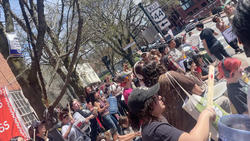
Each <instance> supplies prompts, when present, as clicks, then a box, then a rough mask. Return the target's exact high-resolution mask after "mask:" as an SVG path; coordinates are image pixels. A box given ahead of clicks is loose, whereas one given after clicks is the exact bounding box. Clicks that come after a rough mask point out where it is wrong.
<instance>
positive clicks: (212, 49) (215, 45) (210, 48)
mask: <svg viewBox="0 0 250 141" xmlns="http://www.w3.org/2000/svg"><path fill="white" fill-rule="evenodd" d="M196 29H197V30H198V31H201V33H200V39H201V41H202V43H203V46H204V48H205V49H206V51H207V53H208V55H209V56H211V55H214V56H215V57H216V58H217V59H219V60H222V59H223V56H224V57H230V55H229V54H228V53H227V52H226V50H225V49H224V47H223V45H222V44H221V42H220V41H218V40H217V39H216V37H215V36H214V35H218V33H217V32H215V31H214V30H213V29H211V28H204V24H203V23H201V22H199V23H198V24H197V25H196Z"/></svg>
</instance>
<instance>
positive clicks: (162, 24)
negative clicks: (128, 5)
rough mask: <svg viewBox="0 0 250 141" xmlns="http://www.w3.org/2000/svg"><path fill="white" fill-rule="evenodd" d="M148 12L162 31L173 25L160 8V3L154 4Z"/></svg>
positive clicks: (148, 8) (149, 7)
mask: <svg viewBox="0 0 250 141" xmlns="http://www.w3.org/2000/svg"><path fill="white" fill-rule="evenodd" d="M147 10H148V12H149V13H150V15H151V17H152V19H153V20H154V22H155V23H157V24H158V26H159V28H160V29H161V30H164V29H166V28H167V27H168V26H170V25H171V23H170V22H169V20H168V19H167V16H166V14H165V12H163V11H162V9H161V8H160V5H159V3H157V2H154V3H153V4H151V5H150V6H148V7H147Z"/></svg>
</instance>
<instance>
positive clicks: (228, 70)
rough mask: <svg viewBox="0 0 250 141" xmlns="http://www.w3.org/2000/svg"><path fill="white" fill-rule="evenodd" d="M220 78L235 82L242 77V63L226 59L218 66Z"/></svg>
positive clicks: (233, 59) (235, 59)
mask: <svg viewBox="0 0 250 141" xmlns="http://www.w3.org/2000/svg"><path fill="white" fill-rule="evenodd" d="M218 71H219V76H220V77H224V78H225V79H227V80H229V81H232V82H235V81H238V80H239V79H240V78H241V76H242V68H241V61H240V60H239V59H237V58H226V59H224V60H222V61H221V62H220V63H219V65H218Z"/></svg>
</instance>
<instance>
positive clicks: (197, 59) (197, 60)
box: [192, 55, 203, 66]
mask: <svg viewBox="0 0 250 141" xmlns="http://www.w3.org/2000/svg"><path fill="white" fill-rule="evenodd" d="M192 59H193V61H194V63H195V64H196V65H197V66H200V65H201V64H202V62H203V59H202V56H201V55H194V56H193V57H192Z"/></svg>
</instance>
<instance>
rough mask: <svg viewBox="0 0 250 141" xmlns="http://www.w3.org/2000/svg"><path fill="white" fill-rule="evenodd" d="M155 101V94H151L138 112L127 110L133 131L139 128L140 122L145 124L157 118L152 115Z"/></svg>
mask: <svg viewBox="0 0 250 141" xmlns="http://www.w3.org/2000/svg"><path fill="white" fill-rule="evenodd" d="M156 102H157V96H153V97H152V98H150V99H148V100H146V102H145V103H144V108H143V109H142V110H141V111H140V112H137V113H132V112H130V111H129V112H128V119H129V123H130V125H131V127H132V128H133V129H134V130H135V131H138V130H140V127H141V126H142V125H141V124H144V125H146V124H148V123H149V122H150V121H153V120H157V118H156V117H154V116H153V115H152V111H153V110H154V109H153V108H154V104H155V103H156Z"/></svg>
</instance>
